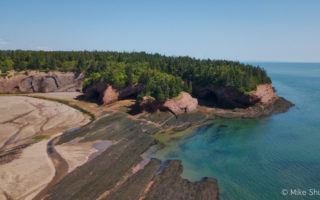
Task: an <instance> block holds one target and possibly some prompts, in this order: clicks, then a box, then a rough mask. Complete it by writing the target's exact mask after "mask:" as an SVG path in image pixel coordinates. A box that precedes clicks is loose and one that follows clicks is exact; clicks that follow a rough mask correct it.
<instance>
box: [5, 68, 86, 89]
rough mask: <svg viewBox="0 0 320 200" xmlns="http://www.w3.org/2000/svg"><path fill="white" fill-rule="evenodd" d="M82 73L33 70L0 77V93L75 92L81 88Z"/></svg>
mask: <svg viewBox="0 0 320 200" xmlns="http://www.w3.org/2000/svg"><path fill="white" fill-rule="evenodd" d="M82 82H83V75H82V74H80V75H79V76H75V74H74V73H71V72H67V73H63V72H48V73H44V72H35V71H30V72H28V73H24V74H17V75H13V76H11V77H10V78H8V77H5V78H0V93H34V92H75V91H81V90H82Z"/></svg>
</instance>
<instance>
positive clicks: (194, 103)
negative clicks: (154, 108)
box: [163, 92, 198, 114]
mask: <svg viewBox="0 0 320 200" xmlns="http://www.w3.org/2000/svg"><path fill="white" fill-rule="evenodd" d="M163 106H164V107H165V108H168V109H169V110H170V111H171V112H173V113H174V114H182V113H189V112H193V111H196V110H197V107H198V100H197V99H196V98H193V97H192V96H191V95H190V94H189V93H187V92H181V93H180V94H179V96H177V97H176V98H173V99H169V100H167V101H166V102H165V103H164V104H163Z"/></svg>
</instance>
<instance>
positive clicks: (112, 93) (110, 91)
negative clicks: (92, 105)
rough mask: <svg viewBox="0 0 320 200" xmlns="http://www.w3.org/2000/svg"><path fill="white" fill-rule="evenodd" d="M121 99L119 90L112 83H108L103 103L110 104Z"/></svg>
mask: <svg viewBox="0 0 320 200" xmlns="http://www.w3.org/2000/svg"><path fill="white" fill-rule="evenodd" d="M118 99H119V92H118V91H117V90H116V89H115V88H113V87H112V86H111V85H108V86H107V88H106V89H105V90H104V92H103V98H102V101H103V104H110V103H113V102H115V101H117V100H118Z"/></svg>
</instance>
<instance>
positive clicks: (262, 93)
mask: <svg viewBox="0 0 320 200" xmlns="http://www.w3.org/2000/svg"><path fill="white" fill-rule="evenodd" d="M250 95H251V96H252V97H253V98H258V99H259V102H261V103H269V102H271V101H273V100H274V99H275V98H277V97H278V96H277V94H276V92H275V90H274V88H273V87H272V85H271V84H261V85H258V86H257V89H256V90H255V91H253V92H251V93H250Z"/></svg>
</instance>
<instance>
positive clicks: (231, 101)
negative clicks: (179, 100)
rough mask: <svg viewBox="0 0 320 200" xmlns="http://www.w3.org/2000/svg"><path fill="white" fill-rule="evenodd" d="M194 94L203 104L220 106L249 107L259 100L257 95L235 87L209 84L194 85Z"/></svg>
mask: <svg viewBox="0 0 320 200" xmlns="http://www.w3.org/2000/svg"><path fill="white" fill-rule="evenodd" d="M193 94H194V95H195V96H196V97H197V98H198V99H199V100H200V102H201V104H204V105H206V106H210V107H220V108H227V109H233V108H247V107H250V106H252V105H254V104H255V103H257V102H258V101H259V99H258V98H256V97H255V96H250V95H247V94H244V93H242V92H240V91H238V90H236V89H235V88H233V87H226V86H224V87H223V86H214V85H207V86H205V87H200V86H196V85H195V86H193Z"/></svg>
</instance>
